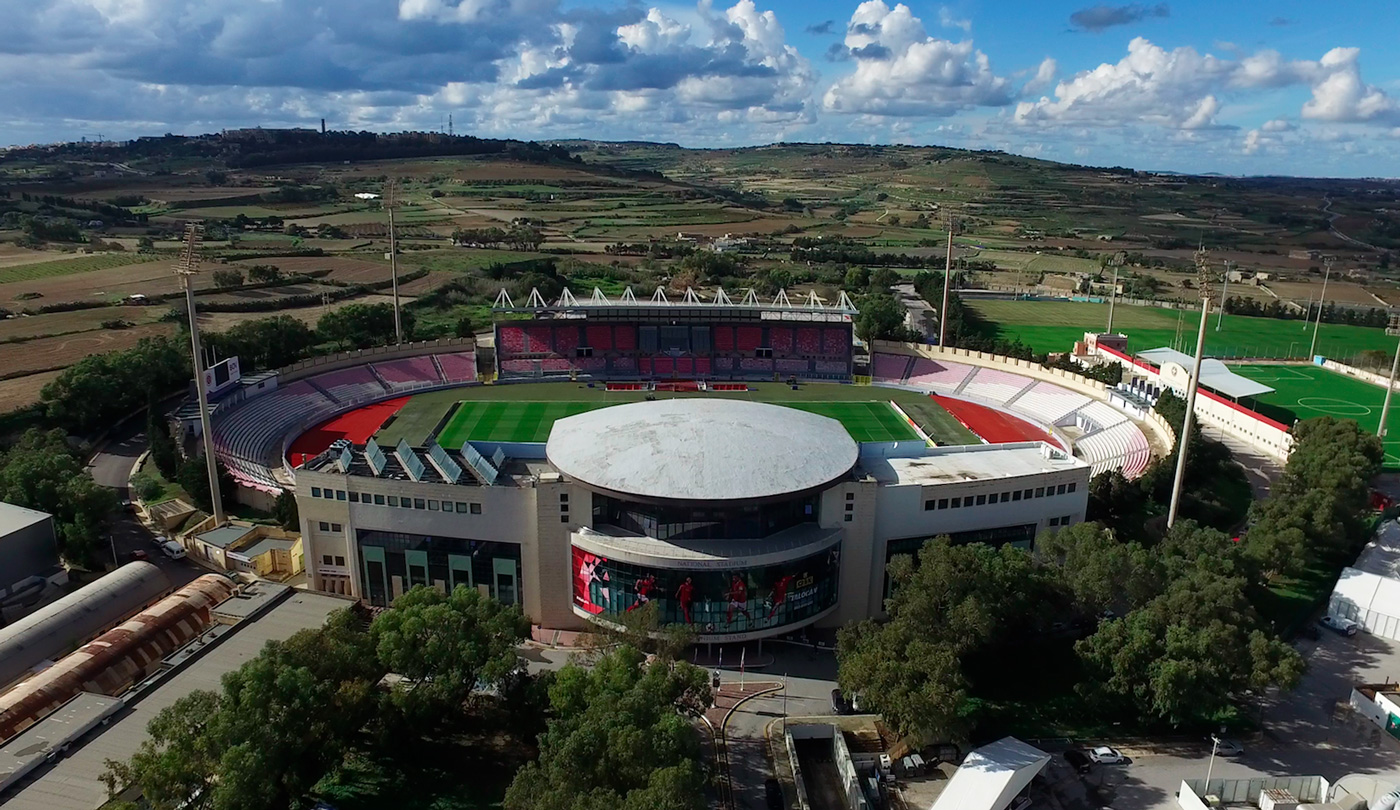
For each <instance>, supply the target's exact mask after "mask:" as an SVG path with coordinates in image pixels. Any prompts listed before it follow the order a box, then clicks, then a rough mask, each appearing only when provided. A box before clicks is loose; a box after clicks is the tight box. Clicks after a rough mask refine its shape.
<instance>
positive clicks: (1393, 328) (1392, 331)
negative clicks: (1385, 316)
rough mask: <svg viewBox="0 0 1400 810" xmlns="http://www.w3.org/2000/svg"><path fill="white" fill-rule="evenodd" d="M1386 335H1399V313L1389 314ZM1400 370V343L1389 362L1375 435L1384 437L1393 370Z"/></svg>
mask: <svg viewBox="0 0 1400 810" xmlns="http://www.w3.org/2000/svg"><path fill="white" fill-rule="evenodd" d="M1385 333H1386V334H1387V335H1390V336H1391V337H1395V336H1397V335H1400V315H1391V316H1390V326H1389V327H1388V328H1387V329H1386V330H1385ZM1397 371H1400V343H1397V344H1396V345H1395V359H1394V360H1392V361H1391V362H1390V382H1389V384H1387V385H1386V387H1385V404H1384V405H1382V406H1381V425H1380V427H1379V428H1377V429H1376V435H1377V436H1378V437H1380V438H1382V439H1384V438H1385V434H1386V427H1385V422H1386V420H1387V419H1388V418H1390V396H1391V394H1393V393H1395V372H1397Z"/></svg>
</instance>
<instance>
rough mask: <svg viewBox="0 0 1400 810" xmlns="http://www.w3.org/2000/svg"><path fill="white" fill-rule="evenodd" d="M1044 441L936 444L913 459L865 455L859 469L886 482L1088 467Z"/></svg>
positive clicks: (921, 482)
mask: <svg viewBox="0 0 1400 810" xmlns="http://www.w3.org/2000/svg"><path fill="white" fill-rule="evenodd" d="M1088 466H1089V465H1088V464H1086V463H1085V462H1084V461H1082V460H1080V459H1077V458H1075V457H1073V456H1071V455H1069V454H1067V453H1065V451H1063V450H1059V449H1057V448H1055V447H1052V446H1050V445H1048V444H1046V443H1044V442H1017V443H1015V444H985V445H975V444H973V445H965V446H950V447H935V448H933V449H931V450H929V451H928V453H927V454H925V455H922V456H918V457H915V458H868V459H864V460H862V461H861V468H862V469H863V470H865V471H866V472H868V473H870V475H872V476H873V477H874V478H875V480H876V481H879V482H880V483H881V484H885V485H921V486H931V485H934V484H953V483H958V482H966V481H991V480H996V479H1000V478H1016V477H1019V476H1023V475H1036V474H1039V473H1047V472H1063V471H1065V470H1073V469H1076V468H1078V467H1088Z"/></svg>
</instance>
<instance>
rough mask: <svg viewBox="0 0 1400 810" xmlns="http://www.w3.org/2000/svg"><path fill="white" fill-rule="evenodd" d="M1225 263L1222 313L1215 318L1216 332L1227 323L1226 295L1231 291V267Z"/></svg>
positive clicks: (1221, 300)
mask: <svg viewBox="0 0 1400 810" xmlns="http://www.w3.org/2000/svg"><path fill="white" fill-rule="evenodd" d="M1231 264H1232V263H1231V262H1225V283H1224V285H1222V286H1221V288H1220V312H1219V313H1217V314H1216V316H1215V331H1217V332H1219V331H1220V324H1221V323H1223V322H1224V321H1225V295H1226V293H1228V292H1229V291H1230V265H1231Z"/></svg>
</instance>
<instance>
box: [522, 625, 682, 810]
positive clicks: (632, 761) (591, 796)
mask: <svg viewBox="0 0 1400 810" xmlns="http://www.w3.org/2000/svg"><path fill="white" fill-rule="evenodd" d="M549 699H550V706H551V708H552V709H553V718H552V719H551V720H550V721H549V725H548V728H547V730H546V731H545V733H544V734H542V735H541V736H540V756H539V759H538V760H537V761H535V762H531V763H529V764H527V765H526V766H525V767H524V768H522V769H521V770H520V771H519V772H517V773H516V775H515V779H514V780H513V781H512V782H511V785H510V788H509V789H508V790H507V791H506V797H505V803H504V804H505V808H506V810H576V809H577V810H653V809H655V810H700V809H701V808H703V807H704V806H705V796H704V775H703V773H702V771H701V768H700V745H699V739H698V737H697V734H696V729H695V726H694V724H693V722H692V720H693V718H695V717H697V716H699V714H700V713H701V712H703V711H704V710H705V707H707V706H708V705H709V703H710V689H709V683H708V680H707V678H706V675H705V672H704V671H703V670H700V669H699V668H697V667H694V666H691V665H690V664H687V663H685V662H666V661H661V660H654V661H650V662H648V661H647V659H646V656H645V655H644V654H643V653H641V652H640V651H638V650H636V649H633V648H631V647H621V648H619V649H617V650H615V651H613V652H611V653H608V654H607V655H605V656H603V657H601V658H599V659H598V661H597V662H596V663H595V665H594V666H593V667H592V668H591V669H585V668H583V667H580V666H578V665H576V664H573V663H570V664H568V665H566V666H565V667H564V668H563V669H562V670H560V671H559V673H558V676H557V677H556V679H555V681H554V684H553V685H552V686H551V687H550V690H549Z"/></svg>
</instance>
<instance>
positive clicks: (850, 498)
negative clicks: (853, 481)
mask: <svg viewBox="0 0 1400 810" xmlns="http://www.w3.org/2000/svg"><path fill="white" fill-rule="evenodd" d="M855 499H856V494H855V493H854V492H847V493H846V500H848V501H854V500H855Z"/></svg>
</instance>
